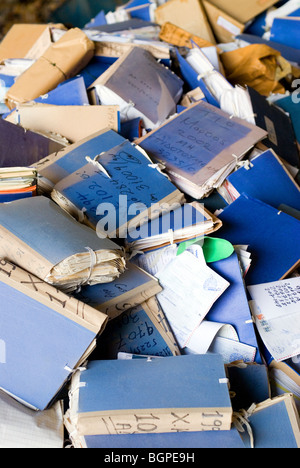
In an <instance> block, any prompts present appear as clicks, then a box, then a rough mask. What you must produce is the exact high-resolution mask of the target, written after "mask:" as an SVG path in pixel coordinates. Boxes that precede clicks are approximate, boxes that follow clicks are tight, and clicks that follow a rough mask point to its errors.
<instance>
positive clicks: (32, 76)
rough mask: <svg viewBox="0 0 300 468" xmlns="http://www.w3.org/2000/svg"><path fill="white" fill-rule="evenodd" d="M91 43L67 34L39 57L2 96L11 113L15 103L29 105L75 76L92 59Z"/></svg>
mask: <svg viewBox="0 0 300 468" xmlns="http://www.w3.org/2000/svg"><path fill="white" fill-rule="evenodd" d="M94 50H95V48H94V43H93V42H92V41H90V40H89V39H88V37H87V36H86V34H85V33H84V32H82V31H81V30H80V29H78V28H73V29H70V30H69V31H67V32H66V33H65V34H64V35H63V37H62V38H61V39H59V40H58V41H57V42H56V43H54V44H53V45H52V46H51V47H49V49H47V50H46V52H45V53H44V54H43V55H42V57H40V58H39V59H38V60H37V61H36V62H35V63H34V64H33V65H32V66H31V67H30V68H29V69H28V70H27V71H26V73H24V74H23V75H22V76H21V77H20V78H19V79H18V80H17V82H16V83H15V84H14V85H13V86H12V87H11V88H10V90H9V92H8V93H7V94H6V103H7V106H8V107H9V108H10V109H13V108H14V107H15V106H16V104H17V103H24V102H28V101H32V100H34V99H35V98H37V97H39V96H41V95H43V94H46V93H47V92H48V91H51V90H52V89H54V88H55V87H56V86H57V85H58V84H59V83H61V82H63V81H65V80H67V79H68V78H71V77H73V76H75V75H76V74H77V73H78V72H79V71H80V70H81V69H83V68H84V67H85V66H86V65H87V64H88V63H89V61H90V60H91V59H92V57H93V56H94Z"/></svg>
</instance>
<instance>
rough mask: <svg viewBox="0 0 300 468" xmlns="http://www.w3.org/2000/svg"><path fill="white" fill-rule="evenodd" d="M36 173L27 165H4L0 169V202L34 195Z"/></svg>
mask: <svg viewBox="0 0 300 468" xmlns="http://www.w3.org/2000/svg"><path fill="white" fill-rule="evenodd" d="M36 191H37V173H36V171H35V170H34V169H32V168H27V167H4V168H1V170H0V202H1V203H3V202H8V201H13V200H17V199H19V198H27V197H32V196H34V195H36Z"/></svg>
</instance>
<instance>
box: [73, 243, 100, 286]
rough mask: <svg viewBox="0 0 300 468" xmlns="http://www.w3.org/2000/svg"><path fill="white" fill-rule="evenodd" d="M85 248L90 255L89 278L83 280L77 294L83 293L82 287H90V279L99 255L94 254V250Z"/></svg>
mask: <svg viewBox="0 0 300 468" xmlns="http://www.w3.org/2000/svg"><path fill="white" fill-rule="evenodd" d="M85 248H86V250H87V251H88V252H89V254H90V258H91V264H90V267H89V272H88V276H87V278H85V279H83V280H82V281H81V283H80V284H79V285H78V287H77V290H76V294H79V293H80V292H81V288H82V286H85V285H89V281H90V279H91V277H92V274H93V270H94V268H95V265H96V264H97V255H96V253H95V252H94V250H92V249H91V248H90V247H85Z"/></svg>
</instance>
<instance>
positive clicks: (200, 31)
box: [155, 0, 216, 44]
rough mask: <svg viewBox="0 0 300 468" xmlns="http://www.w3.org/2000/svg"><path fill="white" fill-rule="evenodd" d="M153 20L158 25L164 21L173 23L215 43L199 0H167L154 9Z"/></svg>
mask: <svg viewBox="0 0 300 468" xmlns="http://www.w3.org/2000/svg"><path fill="white" fill-rule="evenodd" d="M155 21H156V22H157V23H158V24H159V25H160V26H162V25H163V24H164V23H166V22H170V23H173V24H175V25H176V26H179V27H180V28H182V29H185V30H186V31H187V32H189V33H191V34H195V35H197V36H200V37H201V38H203V39H205V40H206V41H209V42H211V43H213V44H215V43H216V41H215V38H214V35H213V33H212V30H211V28H210V25H209V23H208V20H207V17H206V14H205V11H204V8H203V6H202V4H201V3H200V1H199V0H184V1H182V0H169V1H168V2H166V3H164V4H163V5H161V6H159V7H158V8H157V9H156V10H155Z"/></svg>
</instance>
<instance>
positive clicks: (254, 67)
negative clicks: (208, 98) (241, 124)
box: [221, 44, 292, 96]
mask: <svg viewBox="0 0 300 468" xmlns="http://www.w3.org/2000/svg"><path fill="white" fill-rule="evenodd" d="M221 60H222V63H223V65H224V68H225V73H226V77H227V79H228V81H230V83H232V84H233V85H238V84H239V85H241V86H249V87H251V88H253V89H255V90H256V91H257V92H259V93H260V94H262V95H263V96H269V95H270V94H271V93H282V94H284V93H285V88H284V86H283V85H282V84H281V83H280V82H279V81H280V80H281V79H283V78H285V77H286V76H288V75H290V74H291V72H292V67H291V66H290V65H289V64H288V62H287V61H286V60H285V59H284V58H283V57H282V56H281V54H280V52H278V51H277V50H274V49H272V48H271V47H269V46H267V45H264V44H253V45H249V46H247V47H243V48H241V49H237V50H234V51H232V52H225V53H223V54H222V55H221Z"/></svg>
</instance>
